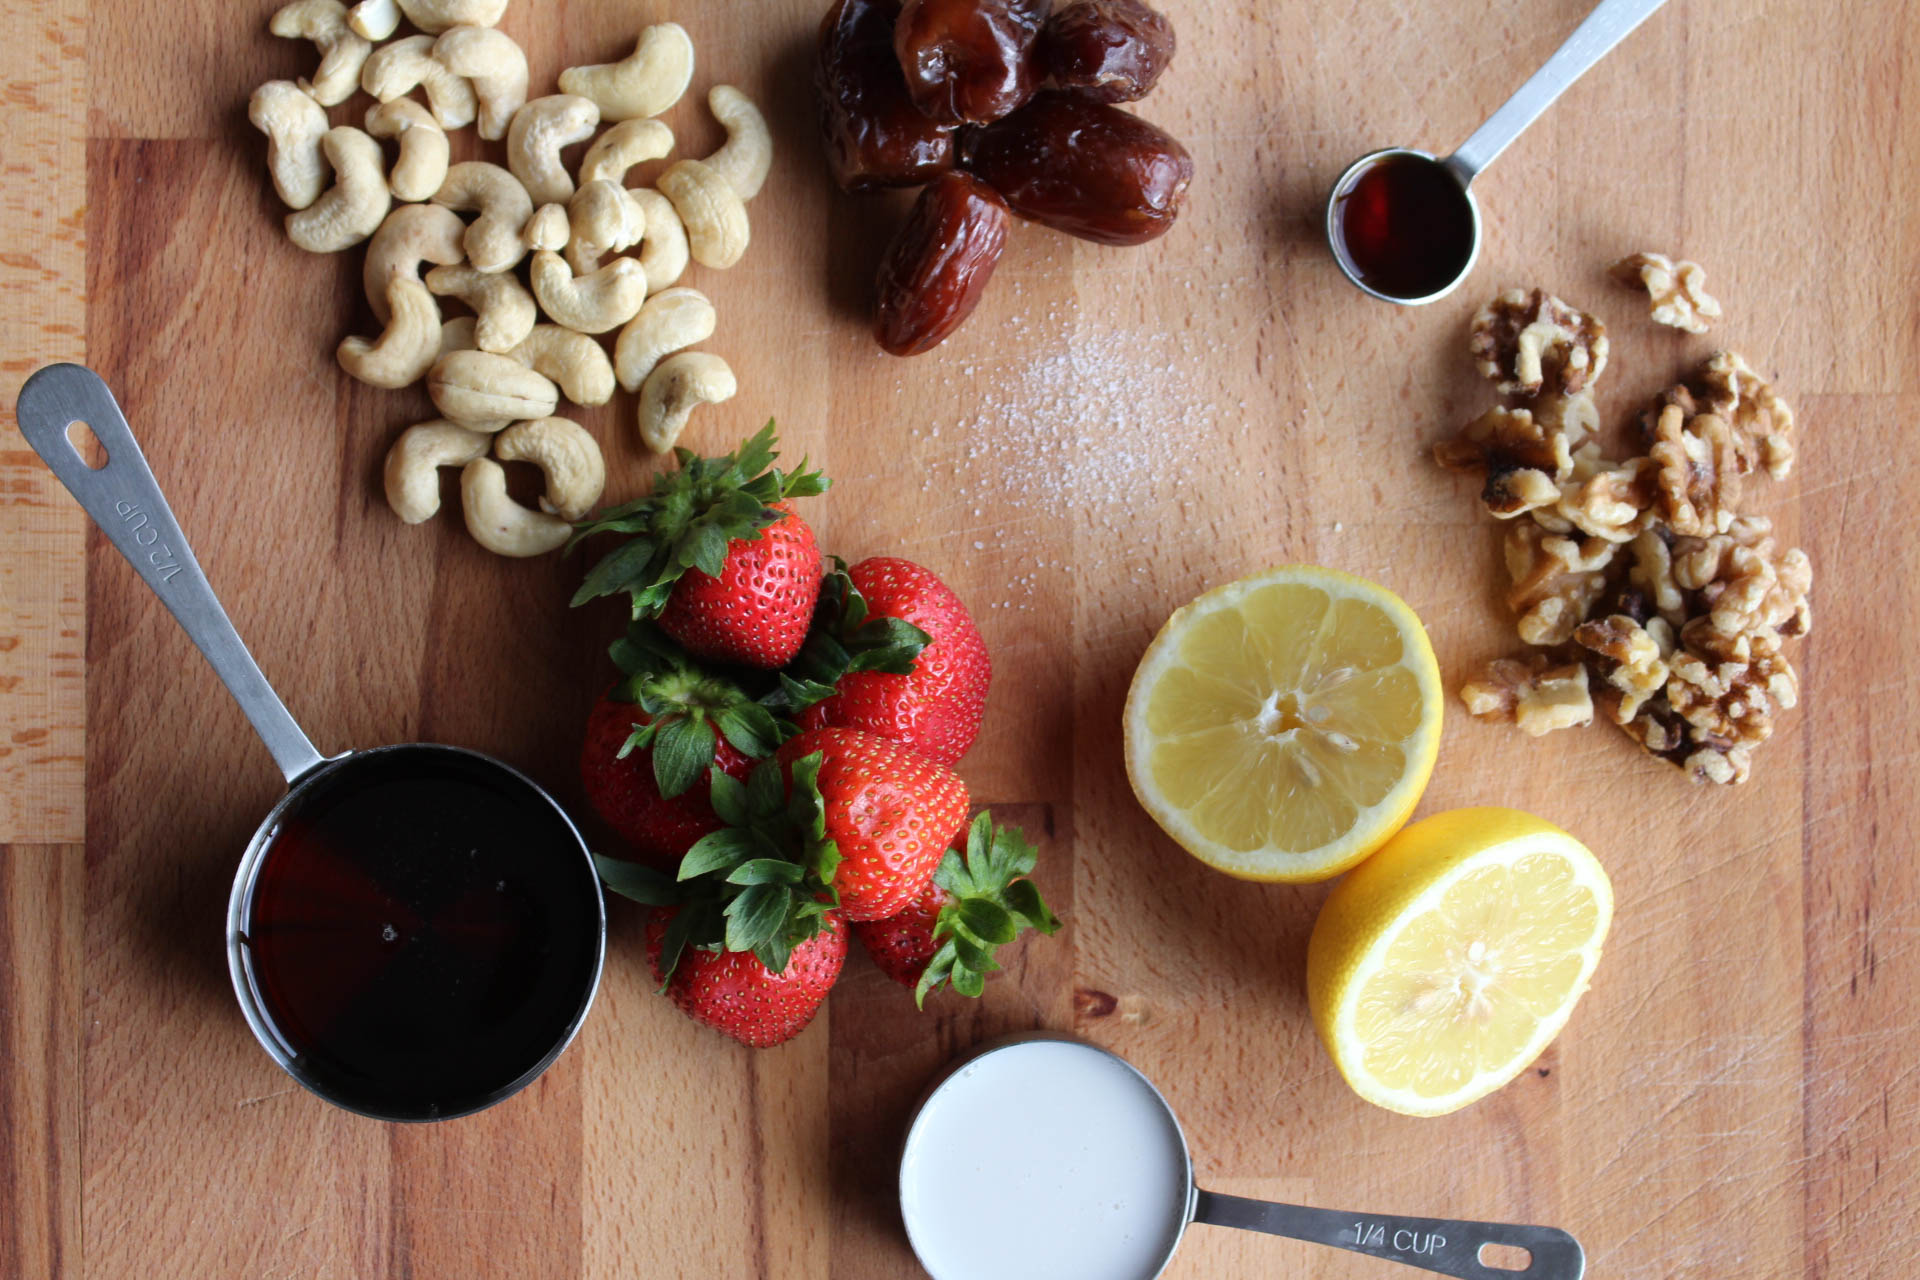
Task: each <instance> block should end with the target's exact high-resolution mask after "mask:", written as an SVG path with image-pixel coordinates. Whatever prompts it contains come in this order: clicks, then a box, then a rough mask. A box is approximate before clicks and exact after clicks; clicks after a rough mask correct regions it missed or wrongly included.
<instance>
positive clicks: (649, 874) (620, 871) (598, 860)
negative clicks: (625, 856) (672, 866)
mask: <svg viewBox="0 0 1920 1280" xmlns="http://www.w3.org/2000/svg"><path fill="white" fill-rule="evenodd" d="M593 867H594V870H596V871H598V872H599V873H600V879H601V882H602V883H604V884H605V885H606V886H607V888H609V889H611V890H613V891H614V892H615V893H617V894H619V895H620V896H621V897H623V898H631V899H633V900H634V901H635V902H639V903H644V904H646V905H647V906H649V907H670V906H672V905H673V904H674V903H676V902H679V901H680V899H681V898H682V896H683V895H682V893H681V892H680V888H679V886H678V885H676V884H675V883H674V882H673V881H672V880H670V879H668V878H667V877H666V876H664V875H662V874H661V873H660V872H658V871H655V870H654V869H653V868H652V867H645V866H642V865H640V864H639V863H637V862H623V861H621V860H620V859H618V858H609V857H607V856H605V855H604V854H598V853H596V854H594V855H593Z"/></svg>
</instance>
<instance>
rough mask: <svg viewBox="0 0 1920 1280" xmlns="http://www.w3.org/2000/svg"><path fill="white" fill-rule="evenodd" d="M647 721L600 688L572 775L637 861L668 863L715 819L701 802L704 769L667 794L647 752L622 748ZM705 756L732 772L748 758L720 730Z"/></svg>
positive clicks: (740, 773) (748, 763) (664, 866)
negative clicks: (693, 779) (577, 771)
mask: <svg viewBox="0 0 1920 1280" xmlns="http://www.w3.org/2000/svg"><path fill="white" fill-rule="evenodd" d="M650 727H651V728H656V729H657V728H658V725H657V724H656V723H655V722H654V721H653V719H652V717H650V716H649V715H648V714H647V713H646V712H644V711H642V710H641V709H640V708H639V707H638V706H636V705H635V704H633V703H631V702H615V701H614V700H613V697H612V695H611V694H610V693H609V694H606V695H603V696H602V697H601V698H600V700H599V701H598V702H595V703H594V704H593V712H592V714H590V715H589V716H588V717H587V741H586V745H585V746H584V747H582V748H581V751H580V783H581V786H582V787H584V788H585V790H586V793H587V803H588V804H590V805H592V806H593V811H594V812H595V813H597V814H599V815H600V819H601V821H603V822H605V823H606V824H607V825H608V826H609V827H612V828H613V830H614V832H615V833H616V834H617V835H618V836H619V837H620V838H621V839H622V840H625V841H626V842H627V844H628V845H630V846H631V847H632V849H633V852H634V853H635V854H636V855H638V857H639V859H640V860H641V861H642V862H645V863H647V864H648V865H649V866H654V867H658V868H660V869H661V870H663V871H671V870H672V869H673V868H674V866H675V865H676V864H678V863H679V861H680V858H681V856H682V855H684V854H685V853H686V851H687V850H688V849H690V848H692V847H693V842H694V841H696V840H698V839H699V838H700V837H701V836H703V835H705V834H707V832H709V831H714V830H717V829H718V828H719V826H720V819H718V818H716V817H715V816H714V814H713V809H712V806H711V805H710V804H709V803H708V799H707V796H708V787H709V785H710V784H709V783H708V780H707V778H706V777H705V776H704V775H703V776H701V777H700V779H699V780H698V781H697V782H695V783H694V784H693V785H692V786H690V787H688V788H687V789H686V790H684V791H682V792H680V793H679V794H677V795H674V796H672V797H671V798H669V797H666V796H664V795H662V794H661V788H660V784H659V780H658V778H657V777H656V775H655V761H654V758H653V752H652V751H651V750H649V749H640V750H629V748H628V744H629V742H630V740H631V739H632V737H633V736H634V733H635V731H636V730H638V729H644V728H650ZM709 732H711V731H709ZM711 758H712V760H713V763H714V764H715V765H717V766H718V767H719V768H720V769H721V770H722V771H723V772H725V773H726V774H728V775H729V776H731V777H735V778H744V777H746V775H747V770H748V769H750V768H752V766H753V761H752V760H751V759H750V758H748V757H747V756H744V755H742V754H740V752H738V751H736V750H735V749H734V748H733V746H732V745H731V744H730V743H728V742H727V740H726V739H725V738H720V739H718V740H717V741H716V742H714V744H713V747H712V749H711Z"/></svg>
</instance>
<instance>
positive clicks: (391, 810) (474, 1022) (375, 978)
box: [241, 747, 601, 1120]
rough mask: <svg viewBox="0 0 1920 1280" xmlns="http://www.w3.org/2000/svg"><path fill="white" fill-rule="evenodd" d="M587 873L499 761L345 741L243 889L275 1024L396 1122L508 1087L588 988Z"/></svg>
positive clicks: (592, 909) (538, 802)
mask: <svg viewBox="0 0 1920 1280" xmlns="http://www.w3.org/2000/svg"><path fill="white" fill-rule="evenodd" d="M592 875H593V871H592V869H591V867H590V865H589V864H588V863H587V861H586V859H584V858H582V857H581V856H580V852H579V848H578V837H577V836H576V835H575V833H574V831H573V828H572V826H571V824H569V823H568V822H567V820H566V818H565V817H564V815H562V814H561V813H560V811H559V810H558V809H556V808H554V806H553V805H552V804H550V803H549V802H547V801H546V798H545V797H544V796H543V795H541V794H540V793H539V792H538V790H537V789H536V788H534V787H533V786H532V784H531V783H528V782H526V781H525V780H524V779H522V778H520V777H519V775H517V774H515V773H513V772H512V771H510V770H507V769H504V768H502V767H501V766H499V765H498V764H495V763H493V762H490V761H486V760H485V759H483V758H482V757H478V756H473V755H470V754H468V753H465V752H458V751H450V750H441V749H432V748H425V749H422V748H407V747H401V748H392V749H388V750H382V751H370V752H364V753H360V754H357V755H353V756H349V757H348V758H346V759H345V760H343V761H341V762H340V763H338V764H336V765H333V766H331V767H330V768H328V769H327V770H326V772H325V773H323V774H322V775H320V776H319V777H316V778H315V779H314V780H313V782H312V784H311V785H310V786H309V787H308V788H307V789H304V790H303V791H301V792H300V793H299V794H298V796H297V798H296V801H295V803H293V804H291V805H290V806H289V807H288V809H287V811H286V812H285V813H284V814H282V815H281V818H280V821H279V822H278V824H277V825H276V827H275V828H274V829H273V831H272V832H271V833H270V835H269V837H268V840H267V844H266V849H265V851H264V853H263V854H262V855H261V865H260V869H259V873H258V875H257V877H256V878H255V880H254V882H253V885H252V889H251V892H250V894H249V897H248V901H247V904H246V912H245V914H246V926H245V934H244V937H243V938H242V939H241V944H242V945H241V956H242V967H243V969H244V972H245V977H246V982H247V985H248V988H249V990H250V993H251V995H252V996H253V1001H254V1004H255V1006H256V1008H257V1010H258V1011H259V1013H260V1014H261V1015H262V1017H263V1018H264V1020H265V1022H266V1023H267V1024H268V1025H267V1027H266V1028H265V1034H264V1036H263V1038H265V1039H268V1040H269V1041H270V1042H271V1043H270V1045H269V1047H270V1048H275V1049H276V1052H275V1056H276V1057H280V1058H281V1059H282V1062H283V1065H285V1066H286V1067H287V1069H288V1070H289V1071H291V1072H292V1073H293V1074H294V1076H295V1077H296V1078H297V1079H299V1080H300V1081H301V1082H302V1083H304V1084H306V1085H308V1087H310V1088H312V1089H314V1090H316V1091H317V1092H319V1093H320V1094H321V1095H322V1096H324V1097H326V1098H328V1099H329V1100H331V1101H334V1102H337V1103H339V1104H340V1105H342V1106H346V1107H349V1108H351V1109H353V1110H356V1111H361V1112H363V1113H367V1114H371V1115H375V1116H378V1117H381V1118H384V1119H394V1120H430V1119H444V1118H447V1117H449V1116H454V1115H461V1114H464V1113H466V1112H470V1111H476V1110H479V1109H480V1108H481V1107H484V1106H487V1105H489V1104H490V1103H492V1102H495V1101H498V1100H499V1099H500V1098H502V1097H505V1096H506V1095H507V1094H510V1093H512V1092H514V1090H516V1089H517V1088H519V1087H520V1086H521V1084H523V1083H524V1082H525V1081H526V1080H528V1079H530V1078H531V1077H532V1076H534V1075H537V1074H538V1073H539V1072H540V1071H541V1070H542V1069H544V1068H545V1066H546V1065H547V1063H549V1062H550V1061H552V1059H553V1058H554V1057H555V1056H557V1055H558V1053H559V1052H560V1050H561V1049H562V1048H563V1047H565V1045H566V1043H567V1041H568V1040H569V1039H570V1038H571V1035H572V1031H573V1028H574V1026H575V1025H577V1023H578V1020H579V1018H580V1016H581V1014H582V1013H583V1012H584V1009H585V999H586V998H587V997H590V995H591V993H592V991H593V988H594V985H595V980H596V975H597V972H598V966H599V949H600V945H601V918H600V912H599V907H598V898H597V896H596V894H595V892H594V891H593V886H592V885H591V884H590V883H586V881H588V880H590V879H591V877H592ZM276 1046H277V1047H276Z"/></svg>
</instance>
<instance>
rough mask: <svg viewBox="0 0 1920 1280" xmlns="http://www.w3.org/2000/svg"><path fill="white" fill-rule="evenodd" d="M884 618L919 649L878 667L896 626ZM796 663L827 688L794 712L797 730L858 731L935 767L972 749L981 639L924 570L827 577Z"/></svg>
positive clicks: (984, 659)
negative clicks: (918, 640)
mask: <svg viewBox="0 0 1920 1280" xmlns="http://www.w3.org/2000/svg"><path fill="white" fill-rule="evenodd" d="M886 619H897V620H898V622H902V623H906V624H908V626H907V627H906V628H905V629H904V630H906V631H908V632H912V631H915V630H917V631H918V632H919V633H920V634H921V635H922V636H924V637H925V640H924V642H923V643H924V647H922V648H920V650H919V652H918V653H917V654H911V653H909V654H907V655H906V658H907V661H905V662H895V661H886V660H885V659H887V658H890V657H891V656H892V655H891V653H889V652H888V650H887V646H888V645H889V644H895V645H897V643H898V633H899V631H900V630H901V629H900V628H897V627H896V628H895V629H894V630H891V631H890V630H889V629H888V628H887V627H886V626H885V625H884V620H886ZM833 642H837V644H835V643H833ZM836 660H837V669H836ZM801 662H802V664H803V665H804V664H809V663H818V664H819V665H815V666H812V667H811V668H810V669H808V670H807V671H806V672H805V675H806V676H807V678H809V679H812V680H814V681H817V682H819V683H823V684H830V685H832V686H833V687H834V689H835V692H834V694H833V695H832V696H830V697H828V698H826V699H825V700H824V701H822V702H819V703H816V704H815V705H814V706H812V707H810V708H808V709H806V710H805V711H803V712H802V713H801V714H800V715H799V717H798V722H799V724H800V727H801V728H803V729H812V728H820V727H823V726H827V725H836V726H840V727H843V728H849V729H864V730H866V731H867V732H868V733H877V734H879V735H880V736H881V737H883V738H890V739H892V740H893V741H895V742H898V743H900V744H902V745H903V746H908V747H912V748H913V749H914V750H915V751H917V752H919V753H920V754H921V755H923V756H925V757H926V758H927V759H929V760H932V761H934V762H935V763H936V764H949V765H950V764H954V763H955V762H957V761H958V760H959V759H960V757H961V756H964V755H965V754H966V753H967V749H968V748H969V747H971V746H972V745H973V740H974V738H975V737H976V736H978V734H979V732H980V717H981V716H982V715H983V714H984V713H985V711H986V706H987V685H988V683H989V682H990V681H991V680H992V678H993V663H992V660H991V659H990V658H989V657H988V656H987V645H986V641H984V640H982V639H981V638H980V632H979V629H978V628H976V627H975V626H974V625H973V618H972V617H971V616H970V615H969V614H968V613H967V607H966V606H965V605H964V604H962V603H961V602H960V597H959V596H957V595H955V594H954V593H953V592H952V591H951V590H950V589H949V588H948V587H947V585H946V584H945V583H944V582H941V581H940V579H939V578H938V577H936V576H935V575H934V573H933V571H932V570H930V569H924V568H922V567H921V566H919V565H917V564H915V563H913V562H912V561H911V560H902V559H899V558H897V557H893V556H875V557H873V558H871V559H867V560H862V561H861V562H860V563H858V564H856V565H854V566H853V568H851V569H849V570H847V571H846V573H845V574H844V575H841V574H838V573H836V574H834V575H832V576H830V577H829V578H828V580H827V585H826V588H825V589H824V590H823V591H822V593H821V607H820V610H819V612H818V613H817V614H816V616H815V621H814V636H813V637H812V638H810V640H809V650H808V651H807V652H804V653H803V654H802V656H801ZM842 672H844V674H842Z"/></svg>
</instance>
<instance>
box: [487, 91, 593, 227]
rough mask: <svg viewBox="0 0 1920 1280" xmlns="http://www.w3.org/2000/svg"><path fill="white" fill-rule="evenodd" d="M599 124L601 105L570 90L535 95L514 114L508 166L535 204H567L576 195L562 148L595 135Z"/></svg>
mask: <svg viewBox="0 0 1920 1280" xmlns="http://www.w3.org/2000/svg"><path fill="white" fill-rule="evenodd" d="M599 123H600V108H599V107H596V106H594V105H593V103H591V102H589V101H588V100H587V99H585V98H580V97H575V96H574V95H572V94H568V93H556V94H552V95H549V96H548V97H545V98H535V99H534V100H533V101H531V102H529V103H527V104H526V105H525V106H523V107H521V108H520V110H518V111H517V112H515V113H514V116H513V123H512V124H511V125H509V126H508V127H507V168H509V169H511V170H513V176H514V177H516V178H518V179H520V181H521V183H522V184H523V185H524V186H525V187H526V189H527V194H528V195H530V196H532V197H533V202H534V203H535V204H555V203H559V204H565V203H566V201H567V199H568V198H569V197H570V196H572V195H573V175H572V174H570V173H568V172H567V167H566V165H564V164H562V163H561V162H560V151H561V149H562V148H564V147H570V146H572V145H573V144H574V143H576V142H585V141H586V140H587V139H588V138H591V137H592V136H593V130H594V126H596V125H598V124H599Z"/></svg>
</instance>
